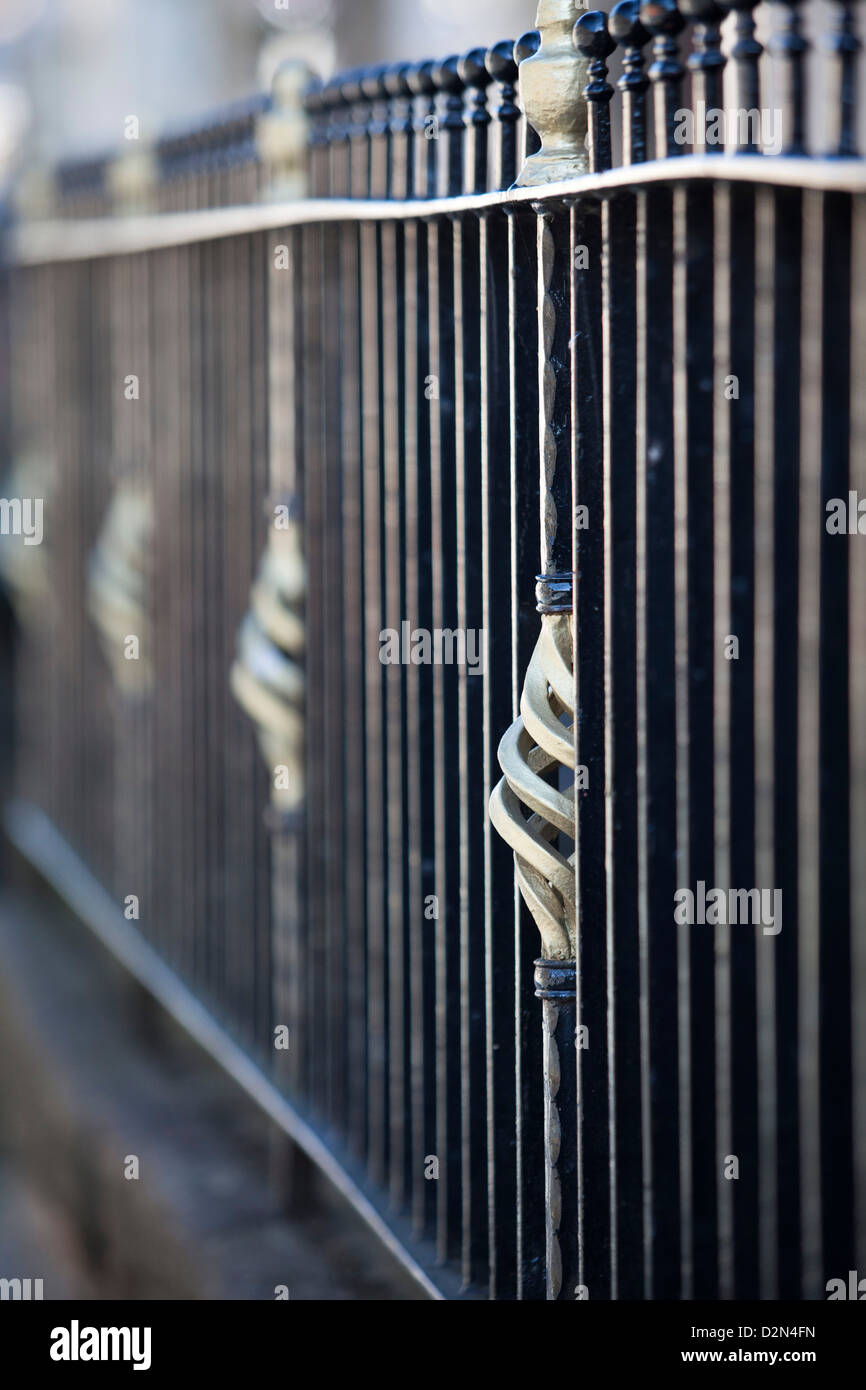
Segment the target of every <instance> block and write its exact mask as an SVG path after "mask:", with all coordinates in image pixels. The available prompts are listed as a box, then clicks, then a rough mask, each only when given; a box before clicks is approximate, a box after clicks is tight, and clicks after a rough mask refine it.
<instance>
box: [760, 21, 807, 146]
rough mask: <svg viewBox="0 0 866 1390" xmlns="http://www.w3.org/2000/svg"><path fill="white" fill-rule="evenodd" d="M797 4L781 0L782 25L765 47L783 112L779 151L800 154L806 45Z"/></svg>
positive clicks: (803, 116)
mask: <svg viewBox="0 0 866 1390" xmlns="http://www.w3.org/2000/svg"><path fill="white" fill-rule="evenodd" d="M800 4H801V0H784V4H783V5H782V27H781V29H779V30H777V31H776V32H775V33H773V34H771V35H770V39H769V42H768V44H767V50H768V52H770V53H772V55H773V58H774V68H775V73H777V74H778V76H777V79H776V80H777V82H778V93H779V96H778V104H779V107H780V109H781V111H782V113H783V114H782V139H783V145H782V150H781V153H784V154H799V155H802V154H805V153H806V139H805V137H806V85H805V77H806V71H805V54H806V52H807V50H808V48H809V44H808V41H807V40H806V39H805V38H804V36H803V27H802V19H801V16H800ZM774 8H776V6H775V5H774ZM775 73H774V75H775Z"/></svg>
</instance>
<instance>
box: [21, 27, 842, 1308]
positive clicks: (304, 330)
mask: <svg viewBox="0 0 866 1390" xmlns="http://www.w3.org/2000/svg"><path fill="white" fill-rule="evenodd" d="M756 8H758V9H759V11H760V12H761V13H763V10H764V8H765V7H764V6H760V7H756V5H755V4H753V3H750V0H740V3H736V4H733V5H729V6H724V7H722V6H716V5H715V4H713V3H711V2H710V0H707V2H706V3H704V0H690V3H684V4H682V5H681V7H680V8H679V9H677V7H676V5H675V4H673V3H671V0H649V3H646V4H644V5H643V6H640V5H639V4H638V3H636V0H622V3H620V4H618V5H616V7H615V9H614V10H613V11H612V13H611V15H610V17H609V19H608V17H607V16H605V15H603V14H601V13H600V12H591V13H586V12H584V11H583V10H582V9H581V8H580V7H579V6H578V5H576V4H575V3H574V2H573V0H541V4H540V6H539V16H538V21H537V22H538V26H539V28H538V30H537V31H532V32H530V33H529V34H527V35H525V36H524V37H523V38H522V39H521V40H519V42H518V44H517V45H516V46H515V45H513V44H512V43H511V42H508V43H499V44H496V45H494V46H493V47H492V48H491V49H489V50H488V51H485V50H482V49H477V50H473V51H472V52H471V53H469V54H467V55H465V56H464V57H463V58H462V59H460V60H458V59H457V58H455V57H451V58H447V59H445V60H443V61H442V62H438V63H432V62H428V63H417V64H398V65H395V66H390V67H388V68H380V69H374V70H369V71H366V70H365V71H363V72H350V73H346V74H342V75H340V76H338V77H336V78H334V79H332V80H331V81H329V82H327V83H325V84H324V85H322V84H310V85H309V86H308V87H306V90H305V91H304V80H302V78H301V75H300V74H299V72H298V70H297V69H291V70H287V71H286V72H284V73H283V75H282V77H281V78H280V80H279V82H278V85H277V89H276V90H277V95H276V97H275V98H273V99H270V100H269V101H267V102H257V103H255V104H251V105H249V106H245V107H244V108H243V109H238V110H237V111H234V112H230V113H227V114H226V116H225V117H224V118H222V119H221V120H220V122H219V123H214V124H213V125H212V126H209V127H208V128H207V129H205V130H201V131H197V132H192V133H189V134H178V135H175V136H172V137H171V138H166V139H165V140H164V141H162V142H161V143H160V144H159V146H158V147H157V148H156V149H155V150H154V151H151V152H150V153H147V154H144V155H141V156H138V157H137V160H136V162H134V164H131V163H130V159H129V157H127V159H126V160H125V161H121V162H120V163H119V164H117V163H114V164H112V163H110V162H108V163H106V162H97V163H93V164H90V165H88V166H77V167H76V168H74V169H66V170H65V171H63V173H62V175H61V177H60V178H59V179H58V180H56V181H55V185H54V205H53V209H52V211H53V220H50V221H47V220H45V219H44V218H43V219H41V220H38V221H33V220H29V221H24V222H22V223H20V224H19V226H18V228H17V230H16V232H15V234H14V238H13V247H12V257H11V265H10V268H9V270H8V296H9V321H10V326H11V331H10V340H11V344H12V349H13V357H12V392H11V394H12V401H13V406H12V449H11V453H12V462H13V472H12V474H11V478H12V479H13V480H14V481H7V485H6V486H7V492H9V495H10V497H13V496H17V497H20V498H42V499H44V537H43V539H42V544H41V545H38V546H36V545H34V546H32V547H30V548H27V547H26V546H25V545H24V544H23V539H22V538H21V537H17V538H13V537H10V538H9V539H8V540H7V539H6V538H4V541H3V549H4V553H5V561H4V564H5V570H6V574H7V580H8V582H9V584H10V586H11V589H12V592H13V595H14V596H15V599H16V604H17V608H18V612H19V615H20V629H21V634H20V644H19V646H20V650H19V655H18V675H17V695H18V749H19V756H18V760H17V773H16V777H17V792H16V800H15V801H14V802H13V803H12V804H11V805H10V807H9V808H8V810H7V816H6V822H7V828H8V831H9V834H10V835H11V837H12V839H13V841H15V843H16V844H17V845H18V847H19V848H20V849H21V850H23V852H24V853H25V854H26V855H27V856H28V857H29V858H30V859H32V860H33V861H34V862H35V863H36V864H37V865H38V866H39V867H40V869H41V870H42V872H43V873H44V874H45V875H46V876H47V877H48V878H49V880H51V881H52V882H53V883H54V885H55V886H56V887H57V888H58V889H59V890H60V891H61V892H63V893H65V894H66V896H67V897H69V898H70V900H72V901H73V902H74V904H75V906H76V908H77V910H78V911H79V912H80V914H81V915H82V916H83V917H84V918H86V919H88V920H90V922H91V924H92V925H94V924H95V925H97V927H98V929H99V930H100V931H101V932H102V934H103V935H104V936H105V937H106V939H108V940H109V941H110V942H111V944H113V945H114V947H115V949H117V950H118V951H119V952H120V953H121V954H122V955H124V958H125V959H127V962H128V963H129V964H130V965H131V966H132V968H134V969H136V970H137V971H138V972H139V974H141V975H142V977H143V978H145V979H147V981H148V982H149V983H150V984H151V985H152V987H154V988H156V989H157V991H158V992H159V993H160V994H161V996H162V997H164V998H165V999H166V1001H167V1002H168V1003H169V1005H170V1006H171V1007H174V1008H175V1011H176V1012H178V1014H179V1015H180V1016H182V1017H183V1018H184V1019H185V1021H187V1022H188V1023H189V1025H190V1026H192V1027H193V1028H194V1031H195V1030H196V1029H197V1030H198V1033H199V1035H200V1036H202V1037H203V1038H204V1039H205V1041H207V1043H208V1045H209V1046H211V1047H212V1048H213V1050H215V1051H216V1052H217V1053H218V1055H221V1056H222V1057H223V1058H224V1059H225V1060H226V1064H227V1065H230V1066H231V1068H232V1069H233V1070H234V1071H235V1074H237V1075H238V1076H239V1077H240V1079H242V1080H244V1082H245V1084H247V1085H248V1086H249V1088H250V1089H252V1090H253V1091H254V1092H255V1093H256V1094H257V1095H259V1097H260V1099H263V1103H265V1104H267V1105H269V1106H270V1107H271V1109H272V1111H273V1113H275V1114H276V1115H277V1116H278V1117H279V1118H280V1119H281V1121H282V1122H283V1123H285V1125H286V1126H287V1127H288V1128H289V1129H290V1131H291V1132H292V1133H293V1134H294V1135H295V1137H296V1138H298V1140H299V1142H301V1143H302V1144H303V1145H304V1146H305V1147H306V1148H307V1149H308V1151H310V1152H311V1153H313V1155H314V1156H315V1157H316V1159H317V1161H319V1162H320V1163H322V1164H323V1166H325V1167H326V1168H328V1171H329V1172H330V1173H331V1175H332V1176H333V1177H334V1178H335V1180H336V1181H338V1182H341V1183H342V1185H343V1186H344V1188H345V1190H347V1191H350V1192H351V1194H352V1195H353V1197H354V1199H355V1200H356V1201H357V1202H358V1204H359V1206H360V1207H361V1208H362V1210H364V1211H365V1213H366V1214H367V1216H368V1218H369V1219H370V1220H371V1222H372V1223H373V1224H374V1225H376V1227H377V1229H378V1230H379V1231H380V1234H382V1235H383V1237H384V1238H386V1239H389V1240H390V1241H391V1242H392V1243H393V1244H394V1247H395V1248H396V1249H398V1250H399V1252H400V1253H401V1255H402V1258H403V1259H404V1260H405V1261H406V1262H407V1264H409V1265H411V1266H412V1267H413V1268H414V1270H415V1272H416V1274H417V1275H418V1277H419V1279H421V1280H422V1281H423V1282H424V1283H425V1286H426V1287H427V1288H428V1290H429V1291H430V1292H431V1294H439V1295H444V1296H447V1297H451V1296H457V1295H458V1293H460V1292H462V1293H463V1294H464V1295H467V1296H489V1297H492V1298H497V1299H506V1300H507V1299H536V1298H545V1297H546V1298H548V1299H572V1300H573V1299H575V1298H578V1299H582V1298H586V1297H589V1298H592V1299H599V1298H600V1299H609V1298H619V1299H641V1298H655V1299H661V1298H701V1299H715V1298H732V1297H738V1298H743V1297H763V1298H777V1297H793V1298H798V1297H806V1298H816V1297H824V1296H825V1290H826V1286H827V1281H828V1280H830V1279H832V1278H834V1277H843V1278H844V1277H847V1271H848V1270H849V1269H855V1268H857V1267H858V1261H859V1265H860V1267H864V1261H866V1251H864V1234H866V1225H864V1213H866V1172H864V1148H866V1142H864V1141H866V1022H864V1020H866V946H864V929H866V877H864V870H863V862H862V861H863V856H862V854H861V853H858V846H861V847H862V844H863V838H864V831H866V713H864V711H866V627H864V624H863V614H862V603H861V596H862V594H863V593H864V592H866V582H864V581H866V549H864V546H866V542H864V541H863V540H862V539H861V538H860V533H859V530H858V520H857V519H858V518H859V516H860V514H861V513H860V511H859V510H858V501H859V499H860V498H862V497H866V456H864V437H866V417H864V411H863V405H862V395H863V392H862V383H863V380H864V360H866V285H864V283H863V274H864V271H863V267H864V265H866V207H864V190H866V176H864V166H863V162H862V160H861V159H860V158H859V157H858V156H857V155H856V149H855V146H856V136H855V118H856V102H855V94H856V86H857V84H856V82H855V68H856V61H857V51H858V45H859V41H858V40H857V37H856V32H855V25H854V21H853V15H854V11H855V8H856V7H855V6H853V5H851V4H844V3H843V4H838V5H836V6H835V7H834V13H835V15H836V20H835V21H834V23H835V27H834V28H833V29H832V31H831V32H830V33H829V35H828V36H827V38H828V45H827V46H828V50H829V51H828V54H827V57H826V60H825V61H826V65H827V67H826V73H825V77H824V80H823V82H822V83H821V84H820V85H818V86H817V87H816V86H815V84H814V83H813V84H812V88H810V90H812V89H814V95H816V96H817V99H818V100H819V101H820V102H821V103H822V105H823V108H824V110H825V113H826V115H827V118H828V125H829V129H830V136H829V140H830V143H829V145H828V147H827V148H826V149H822V150H817V151H816V150H808V149H807V148H806V134H805V130H806V125H805V120H804V109H805V106H804V104H805V96H804V92H805V90H806V84H805V83H804V72H805V63H806V51H807V44H806V40H805V39H804V38H803V31H802V27H801V23H800V17H801V7H800V6H799V5H797V4H793V3H792V4H775V5H772V6H770V7H769V9H770V10H772V11H774V12H776V14H777V18H776V19H775V21H774V23H773V34H774V38H773V40H772V41H771V43H770V44H769V47H770V48H771V50H772V54H773V64H774V72H775V79H774V80H775V82H776V84H777V86H776V90H777V91H781V92H782V94H783V97H784V100H783V103H782V106H781V108H780V109H781V114H782V116H783V126H782V132H783V139H782V141H781V145H780V147H779V149H778V150H777V151H776V152H774V153H772V154H771V153H768V152H767V148H766V142H765V143H764V144H762V139H763V135H764V134H765V131H764V130H763V128H762V126H761V124H760V119H759V117H760V113H761V111H762V109H763V108H762V92H763V85H762V84H763V81H764V74H765V72H766V60H765V59H763V58H762V57H761V52H762V50H761V45H760V44H759V43H758V42H757V40H756V38H755V23H754V20H755V16H754V11H755V10H756ZM728 10H733V11H734V12H735V33H734V36H733V42H732V43H731V44H726V45H722V43H721V37H720V26H721V23H722V20H723V18H724V16H725V14H726V12H727V11H728ZM575 21H577V24H576V27H575ZM650 43H651V44H652V52H651V54H648V51H647V50H648V45H650ZM687 43H690V52H689V54H688V57H687V55H686V51H685V48H686V44H687ZM617 45H619V46H620V47H621V49H622V56H623V72H622V76H621V77H620V78H619V80H618V82H617V88H618V91H615V90H614V88H613V86H612V84H611V83H610V82H609V81H608V79H607V68H606V63H607V60H608V58H609V57H610V55H611V54H612V53H613V51H614V49H615V48H616V46H617ZM648 56H650V57H651V60H652V61H651V63H650V65H649V67H648V70H646V68H645V59H646V58H647V57H648ZM686 58H687V61H686ZM759 60H760V61H759ZM518 63H519V70H518ZM726 69H727V71H728V73H729V74H733V93H731V91H730V89H729V93H728V103H727V105H725V103H724V102H723V74H724V72H725V70H726ZM299 94H303V104H301V103H300V102H299V101H298V99H297V98H298V96H299ZM612 106H613V108H614V114H615V119H614V120H613V122H612V121H611V108H612ZM750 112H753V113H755V119H754V120H750V119H742V117H741V113H746V116H747V117H748V113H750ZM684 113H686V114H685V116H684ZM738 113H740V118H738ZM686 116H687V117H688V118H689V119H690V120H691V122H692V125H691V126H689V125H688V122H687V120H686ZM720 117H721V125H722V126H723V127H725V131H724V134H725V136H726V143H720V142H718V141H717V140H716V136H717V135H718V133H719V118H720ZM612 129H613V131H614V137H613V138H612V136H611V131H612ZM587 132H588V135H587ZM684 132H685V137H684ZM686 137H687V138H686ZM614 155H616V160H615V159H614ZM650 156H652V158H650ZM515 180H516V182H515ZM303 182H306V186H307V196H305V197H302V198H297V199H294V200H293V199H292V198H291V197H290V196H288V195H291V194H296V193H298V192H299V191H300V189H301V184H302V183H303ZM256 200H258V201H256ZM233 204H234V205H235V206H230V205H233ZM118 209H119V210H120V211H121V212H123V213H124V214H125V215H123V216H121V217H116V216H112V213H113V212H116V211H117V210H118ZM837 502H838V506H837V505H836V504H837ZM839 508H842V510H843V511H844V516H845V524H844V525H839V526H836V528H835V529H834V528H833V526H832V525H831V521H832V519H833V518H836V519H837V520H838V517H839V516H840V515H841V513H840V511H839ZM863 510H864V511H866V508H864V509H863ZM19 542H21V543H19ZM262 754H264V756H262ZM500 763H501V770H500ZM502 774H504V776H503V775H502ZM500 778H501V781H500ZM491 792H492V793H493V795H492V800H491V814H490V815H489V814H488V798H489V797H490V796H491ZM762 893H769V894H771V895H772V894H776V893H779V894H780V895H781V897H780V898H777V897H774V896H771V897H770V898H765V897H762V896H761V895H762ZM755 895H757V897H755ZM711 896H712V898H713V902H712V903H710V897H711ZM722 902H724V907H723V906H722ZM768 903H772V912H771V911H770V910H769V909H768V908H767V904H768ZM756 904H757V906H756ZM780 904H781V906H779V905H780ZM735 906H737V907H739V908H741V909H743V910H745V911H746V914H747V916H748V920H747V921H737V920H731V919H732V918H733V917H734V911H733V909H734V907H735ZM692 909H693V912H692V911H691V910H692ZM765 909H766V910H765ZM690 912H691V920H689V915H690ZM711 912H712V913H713V914H714V916H715V921H713V916H711V915H710V914H711ZM749 914H751V915H749ZM539 929H540V932H541V953H540V955H539ZM142 942H144V943H147V945H148V946H149V947H151V948H152V952H150V951H146V950H143V949H142V948H141V943H142ZM131 943H132V944H131ZM166 964H167V965H168V966H169V967H170V972H168V973H160V972H161V971H163V972H164V967H165V965H166ZM198 1005H203V1006H204V1008H205V1009H206V1011H207V1013H206V1016H205V1018H206V1021H205V1022H202V1016H201V1015H199V1014H197V1013H196V1012H195V1010H196V1007H197V1006H198ZM214 1024H215V1025H216V1026H215V1027H214V1026H213V1025H214Z"/></svg>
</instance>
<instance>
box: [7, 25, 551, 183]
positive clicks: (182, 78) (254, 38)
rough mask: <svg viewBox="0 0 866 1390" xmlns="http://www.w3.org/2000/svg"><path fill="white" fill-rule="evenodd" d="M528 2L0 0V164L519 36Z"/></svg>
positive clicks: (70, 152)
mask: <svg viewBox="0 0 866 1390" xmlns="http://www.w3.org/2000/svg"><path fill="white" fill-rule="evenodd" d="M534 20H535V2H534V0H413V3H411V4H410V3H407V0H147V3H143V0H0V169H2V173H3V175H8V173H9V172H10V166H11V165H12V164H13V163H14V162H15V161H18V160H22V159H25V160H28V162H29V161H37V162H39V163H42V162H52V161H54V160H55V159H57V158H67V157H71V156H76V155H85V154H92V153H94V152H96V151H105V150H110V149H113V148H115V147H116V146H117V144H118V142H119V140H120V139H121V138H122V134H123V128H124V126H123V123H124V121H125V119H126V117H127V116H129V115H135V116H137V117H138V120H139V123H140V130H141V138H142V140H144V141H148V140H150V139H152V138H155V137H156V136H158V135H161V134H163V133H164V132H165V131H167V130H170V129H172V128H173V127H175V126H180V125H184V124H186V123H195V121H196V119H197V118H198V117H202V116H206V115H208V114H209V113H211V112H212V111H213V110H214V109H215V108H217V107H219V106H221V105H223V104H224V103H226V102H230V101H233V100H235V99H236V98H239V97H244V96H249V95H250V94H251V93H253V92H255V91H256V90H259V89H262V88H267V87H268V86H269V84H270V80H271V77H272V74H273V72H274V70H275V69H276V67H277V65H278V64H279V63H280V62H281V61H282V60H283V59H285V58H287V57H293V58H300V59H303V60H305V61H306V62H307V63H308V64H309V66H310V67H311V68H312V69H313V70H314V71H316V72H319V73H321V74H322V75H323V76H325V77H327V76H329V75H330V74H331V73H332V72H333V71H334V70H335V69H339V68H345V67H357V66H361V65H364V64H367V63H373V62H390V61H396V60H397V59H418V58H425V57H430V56H438V55H441V54H444V53H448V52H452V51H456V52H462V51H465V50H466V49H467V48H470V47H471V46H473V45H474V44H478V43H484V42H492V41H494V40H495V39H498V38H501V37H503V36H505V35H507V34H519V33H522V32H523V31H524V30H525V29H528V28H531V27H532V24H533V23H534Z"/></svg>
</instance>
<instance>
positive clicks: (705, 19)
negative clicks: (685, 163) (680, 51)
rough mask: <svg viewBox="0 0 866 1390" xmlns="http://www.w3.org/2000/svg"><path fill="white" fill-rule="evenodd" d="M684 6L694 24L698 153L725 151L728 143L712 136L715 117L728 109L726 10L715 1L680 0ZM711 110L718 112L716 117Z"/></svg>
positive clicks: (692, 56)
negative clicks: (724, 37)
mask: <svg viewBox="0 0 866 1390" xmlns="http://www.w3.org/2000/svg"><path fill="white" fill-rule="evenodd" d="M680 8H681V9H682V12H683V14H684V15H685V16H686V17H687V18H688V19H690V20H692V22H693V24H694V39H693V47H692V52H691V53H690V54H689V59H688V70H689V72H690V74H691V79H692V107H693V109H694V113H695V116H696V117H699V120H698V121H697V122H696V124H695V137H696V138H695V153H696V154H724V150H725V147H724V144H723V143H722V142H721V141H716V140H710V139H709V138H708V136H709V133H710V130H709V121H710V119H713V120H715V113H717V112H719V111H721V110H723V108H724V68H725V55H724V54H723V53H722V46H721V45H722V32H721V20H722V19H723V17H724V11H723V10H722V9H721V7H720V6H719V5H717V4H716V3H715V0H680ZM711 112H712V113H714V114H713V116H712V118H711V116H710V113H711Z"/></svg>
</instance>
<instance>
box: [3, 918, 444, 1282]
mask: <svg viewBox="0 0 866 1390" xmlns="http://www.w3.org/2000/svg"><path fill="white" fill-rule="evenodd" d="M0 1117H2V1120H0V1278H4V1277H5V1278H12V1277H23V1278H26V1277H30V1278H36V1277H41V1278H43V1279H44V1281H45V1285H44V1289H45V1297H46V1298H59V1299H63V1298H88V1297H98V1298H107V1297H111V1298H121V1299H126V1298H128V1299H148V1298H174V1299H188V1298H193V1299H195V1298H205V1299H209V1298H217V1299H219V1298H228V1299H265V1298H266V1299H273V1298H274V1296H275V1289H276V1288H277V1286H279V1285H285V1286H287V1287H288V1289H289V1293H290V1297H291V1298H292V1299H323V1300H325V1299H326V1300H332V1299H333V1300H347V1299H351V1300H355V1299H376V1300H406V1299H413V1298H417V1297H420V1296H421V1295H420V1294H419V1292H418V1290H417V1288H416V1286H415V1285H414V1283H412V1282H411V1281H410V1280H409V1278H408V1276H407V1275H405V1274H404V1272H403V1271H402V1270H401V1269H400V1268H399V1267H398V1266H397V1265H396V1264H395V1262H394V1261H393V1260H392V1258H391V1257H390V1256H389V1255H387V1254H386V1252H384V1251H383V1250H382V1249H381V1247H380V1246H379V1245H378V1243H377V1242H376V1241H375V1240H374V1239H373V1238H372V1237H371V1236H370V1235H369V1233H368V1231H367V1229H366V1227H365V1226H363V1225H362V1223H361V1222H360V1221H359V1220H358V1218H357V1217H356V1216H355V1215H354V1213H353V1212H351V1210H350V1209H349V1208H348V1207H346V1206H345V1204H343V1203H342V1201H337V1200H336V1199H335V1198H334V1197H333V1194H331V1191H330V1189H329V1188H327V1189H326V1188H325V1187H324V1186H323V1184H322V1182H321V1180H320V1179H318V1177H317V1176H316V1175H315V1174H314V1173H313V1172H312V1171H311V1170H310V1168H309V1165H308V1164H307V1163H306V1161H305V1160H303V1161H300V1160H299V1159H298V1157H297V1155H296V1154H294V1152H293V1151H292V1150H291V1149H289V1148H288V1146H287V1144H286V1141H285V1140H284V1139H283V1138H282V1137H281V1136H279V1135H277V1134H276V1132H275V1130H274V1128H273V1126H272V1125H271V1124H270V1122H269V1121H267V1120H266V1119H265V1118H264V1117H263V1116H262V1115H261V1114H260V1112H259V1111H258V1110H257V1109H256V1108H255V1107H254V1106H253V1105H252V1103H251V1102H249V1101H248V1100H247V1099H246V1098H245V1097H244V1095H243V1093H241V1092H240V1091H239V1090H238V1088H237V1087H236V1086H235V1084H234V1083H233V1082H231V1081H230V1080H229V1079H228V1078H226V1077H225V1076H224V1075H223V1074H222V1073H221V1072H220V1071H219V1069H218V1068H217V1067H216V1066H215V1065H214V1064H212V1063H211V1062H210V1061H209V1059H208V1058H206V1057H204V1056H203V1055H202V1054H201V1053H200V1052H199V1050H198V1049H197V1048H195V1047H194V1046H193V1045H192V1044H190V1043H189V1042H188V1041H187V1040H186V1039H185V1038H184V1037H183V1036H181V1035H179V1034H178V1032H177V1030H175V1029H174V1027H173V1025H171V1024H170V1023H169V1022H168V1021H167V1020H166V1019H165V1018H164V1015H162V1014H161V1012H160V1011H159V1010H158V1009H157V1008H156V1006H154V1005H153V1004H152V1003H151V1001H150V1000H149V999H147V998H146V997H145V996H144V995H143V994H142V992H141V991H140V990H139V989H138V987H137V986H134V985H132V984H131V983H130V982H129V980H128V979H127V977H126V976H125V975H123V973H122V972H121V971H120V970H119V968H118V967H117V966H115V965H114V963H113V962H111V961H110V960H109V959H108V957H107V956H106V955H105V953H104V952H103V951H102V949H101V948H100V947H98V946H97V945H96V944H95V943H94V942H93V941H92V939H91V938H90V936H89V934H88V933H87V932H86V930H85V929H83V928H81V927H80V926H79V925H78V924H76V923H74V922H71V921H70V920H69V919H68V918H67V917H66V916H65V914H63V913H61V912H60V911H59V910H58V909H56V908H51V907H49V906H47V905H46V903H45V902H43V901H41V900H40V901H38V902H34V901H33V900H32V899H28V898H24V899H22V898H21V897H20V896H18V897H12V896H11V895H9V894H8V893H7V894H5V895H2V894H0ZM131 1156H135V1157H137V1159H138V1161H139V1177H138V1178H137V1179H134V1178H133V1179H130V1178H128V1177H127V1176H126V1175H125V1174H126V1169H127V1167H128V1159H129V1158H130V1157H131Z"/></svg>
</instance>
